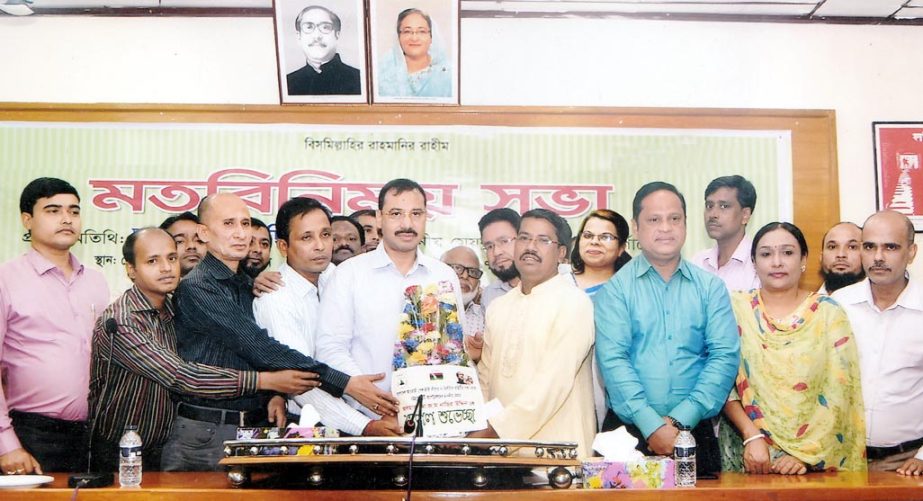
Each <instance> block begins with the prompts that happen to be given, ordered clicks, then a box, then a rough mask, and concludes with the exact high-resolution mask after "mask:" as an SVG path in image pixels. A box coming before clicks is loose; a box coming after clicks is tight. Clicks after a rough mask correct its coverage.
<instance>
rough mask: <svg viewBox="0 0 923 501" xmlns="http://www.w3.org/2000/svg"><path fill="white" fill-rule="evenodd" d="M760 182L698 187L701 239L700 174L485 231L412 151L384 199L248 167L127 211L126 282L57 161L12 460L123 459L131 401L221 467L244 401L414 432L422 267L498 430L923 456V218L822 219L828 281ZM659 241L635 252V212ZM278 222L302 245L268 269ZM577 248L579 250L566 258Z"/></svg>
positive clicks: (176, 463) (918, 464)
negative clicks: (409, 328)
mask: <svg viewBox="0 0 923 501" xmlns="http://www.w3.org/2000/svg"><path fill="white" fill-rule="evenodd" d="M756 199H757V196H756V190H755V188H754V187H753V185H752V184H751V183H750V182H749V181H747V180H746V179H744V178H743V177H741V176H736V175H735V176H726V177H720V178H717V179H715V180H714V181H712V182H711V183H710V184H709V185H708V187H707V188H706V190H705V193H704V200H705V210H704V225H705V230H706V232H707V233H708V235H709V237H710V238H712V239H714V240H715V245H714V247H712V248H710V249H706V250H704V251H702V252H700V253H698V254H696V255H695V257H694V258H693V259H692V260H686V259H684V258H683V257H682V252H683V246H684V243H685V239H686V234H687V230H688V224H687V214H686V202H685V198H684V196H683V194H682V193H681V192H680V190H678V189H677V188H676V187H675V186H673V185H671V184H669V183H665V182H651V183H648V184H645V185H644V186H642V187H641V188H640V189H639V190H638V191H637V192H636V194H635V196H634V199H633V201H632V207H631V210H632V213H631V220H630V224H629V221H628V220H626V218H625V217H623V216H622V215H620V214H619V213H617V212H615V211H612V210H608V209H598V210H595V211H593V212H591V213H590V214H589V215H587V216H586V218H585V219H584V220H583V221H582V223H581V224H580V226H579V230H578V231H577V233H576V235H574V234H573V233H572V230H571V227H570V226H569V224H568V223H567V221H565V220H564V219H563V218H562V217H561V216H560V215H558V214H556V213H555V212H553V211H550V210H546V209H532V210H529V211H526V212H524V213H522V214H519V213H517V212H516V211H514V210H512V209H509V208H501V209H494V210H492V211H490V212H488V213H486V214H484V216H483V217H482V218H481V219H480V221H479V222H478V229H479V232H480V238H481V245H482V250H483V256H484V257H485V258H486V259H485V263H484V264H485V265H486V267H487V269H489V270H490V272H491V273H492V274H493V276H494V278H495V279H494V280H493V281H492V282H491V283H490V284H488V285H486V286H482V278H483V276H484V271H483V270H482V265H481V262H480V256H479V254H478V253H476V252H474V251H473V250H472V249H470V248H467V247H456V248H453V249H450V250H448V251H447V252H445V253H444V254H443V255H442V256H441V259H438V260H437V259H435V258H433V257H430V256H428V255H426V254H425V253H424V252H423V250H422V247H421V243H422V241H423V238H424V235H425V232H426V221H427V208H426V193H425V192H424V190H423V188H422V187H421V186H420V185H419V184H417V183H416V182H414V181H412V180H408V179H395V180H392V181H390V182H388V183H387V184H385V185H384V186H383V187H382V189H381V191H380V194H379V199H378V210H377V211H373V210H363V211H360V212H358V213H355V214H351V215H332V214H331V213H330V211H329V209H328V208H327V207H325V206H324V205H323V204H322V203H320V202H318V201H317V200H315V199H312V198H308V197H298V198H293V199H291V200H288V201H286V202H285V203H284V204H282V206H281V207H280V208H279V210H278V213H277V215H276V218H275V221H274V227H275V242H274V241H273V236H272V234H271V232H270V231H269V228H268V227H267V225H266V224H265V223H264V222H262V221H260V220H258V219H256V218H254V217H252V216H251V215H250V211H249V209H248V207H247V205H246V203H245V202H244V201H243V200H242V199H240V198H239V197H237V196H236V195H233V194H230V193H215V194H211V195H209V196H207V197H206V198H204V199H203V201H202V203H201V204H200V205H199V207H198V210H197V213H196V214H192V213H183V214H180V215H177V216H172V217H170V218H168V219H167V220H165V221H164V222H163V223H162V224H161V225H160V226H159V227H146V228H142V229H140V230H137V231H135V232H134V233H132V234H131V235H130V236H128V237H127V238H126V239H125V242H124V244H123V247H122V253H123V258H124V263H125V270H126V273H127V274H128V277H129V278H130V280H131V282H132V287H131V288H130V289H128V290H127V291H125V292H124V293H122V294H121V295H119V296H118V298H117V299H116V300H115V301H113V302H111V303H110V301H109V299H110V296H109V289H108V287H107V285H106V282H105V280H104V279H103V276H102V275H101V274H100V273H99V272H98V271H95V270H93V269H92V268H89V267H86V266H84V265H83V264H81V263H80V262H79V261H78V260H77V258H76V257H75V256H74V255H73V254H72V253H71V247H73V245H75V244H76V242H77V241H78V237H79V235H80V231H81V214H80V197H79V194H78V192H77V190H76V189H75V188H74V187H73V186H71V185H70V184H68V183H67V182H66V181H63V180H60V179H54V178H40V179H36V180H34V181H32V182H31V183H30V184H29V185H28V186H26V187H25V189H24V190H23V192H22V196H21V198H20V212H21V219H22V223H23V225H24V226H25V228H26V230H27V231H28V232H29V235H30V242H31V244H30V245H31V247H30V249H29V250H28V251H27V252H26V253H25V254H24V255H22V256H20V257H17V258H15V259H12V260H10V261H8V262H6V263H4V264H3V265H2V266H0V308H2V324H0V343H2V352H0V368H2V380H3V392H2V395H0V473H3V474H8V475H12V474H28V473H33V472H47V471H82V470H84V469H85V468H87V467H88V466H89V467H91V468H93V469H95V470H98V471H114V470H115V468H116V454H115V451H116V449H117V443H118V440H119V437H120V435H121V433H122V430H123V428H124V426H126V425H128V424H134V425H138V426H139V433H140V434H141V437H142V440H143V443H144V450H143V458H144V467H145V468H146V469H154V470H157V469H163V470H165V471H183V470H215V469H218V461H219V459H220V458H221V457H222V455H223V452H222V450H223V442H224V441H225V440H231V439H234V438H235V436H236V431H237V428H238V427H242V426H267V425H271V426H284V425H285V424H286V423H288V422H290V421H301V422H305V419H306V416H308V417H307V419H308V423H310V424H314V423H315V422H319V423H322V424H323V425H325V426H329V427H334V428H336V429H338V430H340V432H341V433H343V434H347V435H366V436H394V435H399V434H401V433H402V431H403V430H402V427H401V426H399V425H398V422H397V414H398V401H397V399H396V398H395V397H394V395H393V394H391V392H390V391H389V389H390V387H391V381H390V380H391V375H392V356H393V349H394V344H395V340H396V336H397V328H398V325H399V323H400V316H401V312H402V308H403V292H404V290H405V289H406V288H407V287H409V286H412V285H424V286H425V285H427V284H433V283H448V284H450V286H451V289H452V291H453V292H454V295H455V300H456V305H458V309H459V312H458V313H459V318H460V320H461V324H462V325H463V328H464V331H465V343H464V345H465V350H466V351H467V353H468V356H469V358H470V359H471V361H472V362H471V363H472V364H475V365H476V367H477V373H478V380H479V382H480V385H481V388H482V390H483V392H484V397H485V401H489V400H494V399H495V400H497V401H499V403H500V405H499V406H498V410H497V412H496V413H494V414H493V415H491V416H490V417H489V419H488V421H487V427H486V428H484V429H482V430H476V431H472V432H471V433H470V434H469V436H471V437H479V438H504V439H533V440H551V441H572V442H576V443H577V444H578V451H579V453H580V455H581V456H589V455H592V454H593V451H592V449H591V444H592V441H593V437H594V435H595V434H596V433H597V432H598V431H607V430H612V429H615V428H617V427H620V426H624V427H625V428H626V429H627V430H628V432H629V433H630V434H632V435H634V436H635V437H637V438H638V440H639V448H640V449H641V450H642V452H644V453H645V454H651V455H658V454H659V455H669V454H671V453H672V450H673V444H674V442H675V440H676V437H677V435H678V433H679V430H680V429H681V428H685V427H688V428H689V429H691V430H692V433H693V435H694V436H695V438H696V441H697V444H698V454H697V461H698V464H699V469H700V470H701V471H704V472H718V471H742V472H747V473H752V474H765V473H777V474H786V475H793V474H805V473H808V472H813V471H837V470H842V471H865V470H867V469H869V470H887V471H896V472H897V473H899V474H903V475H921V474H923V449H921V446H923V418H921V416H923V343H920V342H919V339H918V338H919V334H918V332H919V331H918V330H917V329H919V328H920V327H919V326H920V325H923V288H921V287H920V286H918V285H917V282H916V281H915V280H914V279H913V278H912V277H911V276H910V275H909V273H908V270H907V268H908V266H909V265H910V263H911V262H912V260H913V258H914V256H915V254H916V244H915V243H914V236H915V230H914V227H913V224H912V223H911V222H910V221H909V219H908V218H907V217H906V216H904V215H902V214H899V213H897V212H892V211H882V212H878V213H875V214H873V215H871V216H870V217H869V218H868V219H867V220H866V221H865V222H864V223H863V224H862V225H861V226H859V225H856V224H854V223H849V222H843V223H839V224H836V225H834V226H833V227H831V228H830V229H829V231H828V232H827V233H826V234H825V235H824V237H823V241H822V242H820V243H821V244H822V247H821V256H820V263H821V273H822V277H823V286H822V287H821V289H820V290H818V291H813V290H805V289H804V288H802V284H803V282H804V280H802V279H803V274H804V272H805V270H806V263H807V260H808V258H809V256H808V247H809V246H808V242H807V240H806V239H805V237H804V235H803V233H802V231H801V230H800V229H799V228H798V227H797V226H795V225H794V224H791V223H789V222H772V223H769V224H766V225H765V226H763V227H762V228H759V229H758V230H757V231H756V232H755V233H753V237H752V239H751V238H748V237H747V226H748V223H749V221H750V218H751V217H752V215H753V213H754V211H755V209H756ZM631 233H633V234H634V238H635V239H636V240H637V243H638V247H639V248H640V252H639V253H637V254H636V255H634V256H631V255H629V253H628V252H627V242H628V239H629V236H630V234H631ZM274 243H275V245H276V247H277V250H278V252H279V254H280V255H281V256H282V258H283V262H282V263H280V264H279V266H277V267H276V270H270V269H269V265H270V255H271V249H272V245H273V244H274ZM562 265H563V266H562Z"/></svg>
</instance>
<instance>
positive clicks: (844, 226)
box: [817, 222, 865, 294]
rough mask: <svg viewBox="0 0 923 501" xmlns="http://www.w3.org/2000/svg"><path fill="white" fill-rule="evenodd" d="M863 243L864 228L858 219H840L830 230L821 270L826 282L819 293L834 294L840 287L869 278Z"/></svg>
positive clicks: (822, 256)
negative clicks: (864, 268) (863, 257)
mask: <svg viewBox="0 0 923 501" xmlns="http://www.w3.org/2000/svg"><path fill="white" fill-rule="evenodd" d="M861 246H862V228H859V226H858V225H856V224H855V223H849V222H843V223H837V224H836V225H834V226H833V228H830V229H829V230H827V233H826V234H824V246H823V251H822V252H821V255H820V274H821V276H822V277H824V283H823V285H821V286H820V290H818V291H817V293H818V294H833V292H834V291H836V290H837V289H841V288H843V287H846V286H847V285H852V284H854V283H856V282H860V281H862V279H864V278H865V270H863V269H862V254H861V251H860V248H861Z"/></svg>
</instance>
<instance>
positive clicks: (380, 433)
mask: <svg viewBox="0 0 923 501" xmlns="http://www.w3.org/2000/svg"><path fill="white" fill-rule="evenodd" d="M403 432H404V430H403V429H401V427H400V426H398V424H397V417H396V416H385V417H383V418H381V419H373V420H371V421H369V424H367V425H365V429H364V430H362V436H363V437H397V436H400V435H401V433H403Z"/></svg>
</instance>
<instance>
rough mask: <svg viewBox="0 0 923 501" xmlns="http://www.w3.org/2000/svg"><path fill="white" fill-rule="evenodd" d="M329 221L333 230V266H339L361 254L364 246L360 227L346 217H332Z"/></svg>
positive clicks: (363, 236) (363, 237)
mask: <svg viewBox="0 0 923 501" xmlns="http://www.w3.org/2000/svg"><path fill="white" fill-rule="evenodd" d="M330 221H331V228H333V264H336V265H339V264H340V263H342V262H343V261H346V260H347V259H349V258H351V257H353V256H357V255H359V254H361V253H362V246H364V245H365V235H364V232H363V231H362V226H360V225H359V223H357V222H356V220H354V219H352V218H348V217H346V216H333V217H332V218H330Z"/></svg>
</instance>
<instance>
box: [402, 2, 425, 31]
mask: <svg viewBox="0 0 923 501" xmlns="http://www.w3.org/2000/svg"><path fill="white" fill-rule="evenodd" d="M411 14H420V15H421V16H423V19H424V20H425V21H426V26H427V27H428V28H429V30H430V32H432V31H433V20H432V19H430V17H429V14H427V13H426V12H423V11H422V10H420V9H417V8H410V9H404V10H402V11H401V13H400V14H398V15H397V32H398V33H400V32H401V22H402V21H403V20H404V18H406V17H407V16H409V15H411Z"/></svg>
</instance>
